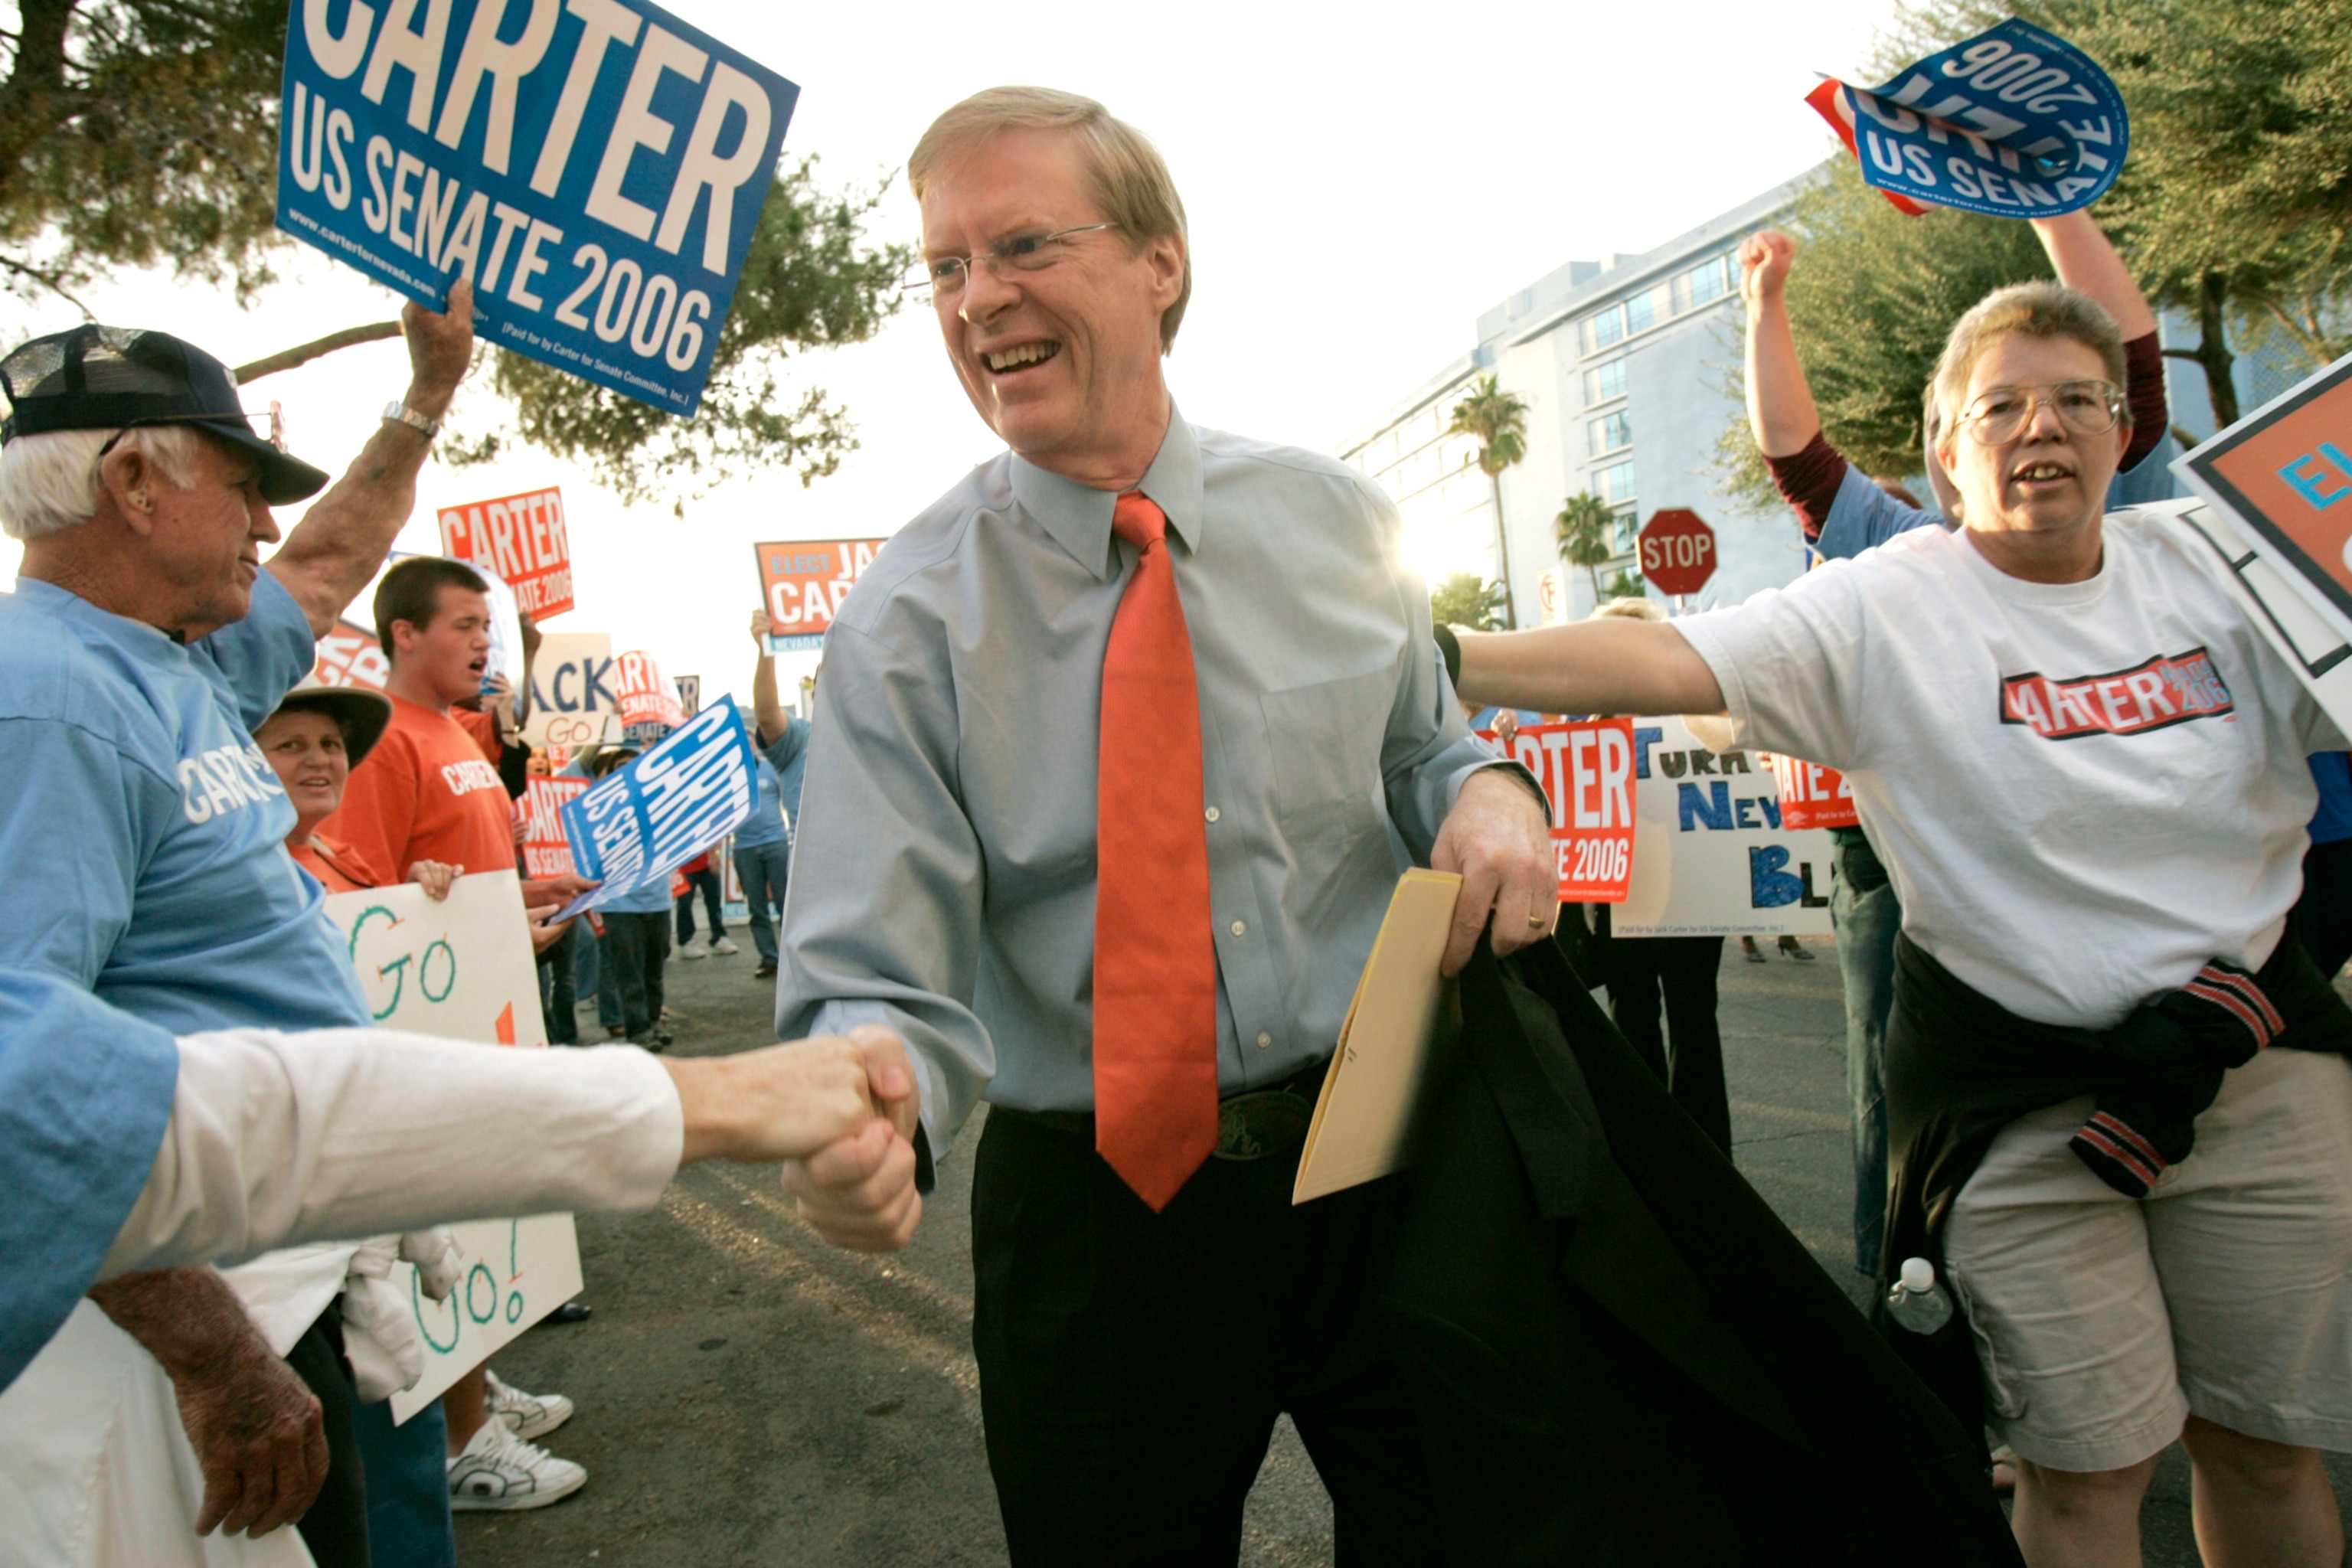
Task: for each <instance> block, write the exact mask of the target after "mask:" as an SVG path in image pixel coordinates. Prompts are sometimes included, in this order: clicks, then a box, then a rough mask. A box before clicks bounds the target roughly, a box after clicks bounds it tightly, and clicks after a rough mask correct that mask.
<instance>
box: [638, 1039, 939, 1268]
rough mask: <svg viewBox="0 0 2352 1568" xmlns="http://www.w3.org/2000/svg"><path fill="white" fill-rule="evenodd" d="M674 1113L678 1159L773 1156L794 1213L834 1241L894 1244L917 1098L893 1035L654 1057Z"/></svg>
mask: <svg viewBox="0 0 2352 1568" xmlns="http://www.w3.org/2000/svg"><path fill="white" fill-rule="evenodd" d="M661 1065H662V1066H663V1067H664V1068H667V1070H668V1072H669V1075H670V1078H671V1080H672V1081H673V1082H675V1083H676V1084H677V1098H678V1103H679V1105H680V1107H681V1109H682V1110H684V1112H685V1116H686V1144H685V1149H684V1151H683V1152H682V1153H681V1154H680V1156H679V1163H681V1164H691V1163H694V1162H695V1161H698V1160H737V1161H743V1162H747V1163H769V1162H774V1161H782V1163H783V1167H784V1173H783V1180H784V1188H785V1190H786V1191H788V1192H790V1193H791V1194H793V1196H794V1197H795V1198H796V1199H798V1200H799V1203H800V1211H801V1217H802V1218H803V1219H805V1220H807V1221H808V1222H809V1223H810V1224H811V1225H813V1226H815V1227H816V1229H817V1232H818V1234H820V1235H822V1236H823V1237H824V1238H825V1239H826V1240H827V1241H830V1242H832V1243H833V1244H834V1245H835V1246H837V1247H850V1248H853V1249H855V1250H857V1251H861V1252H887V1251H890V1250H892V1249H894V1248H897V1247H904V1246H905V1245H906V1244H907V1242H908V1239H909V1238H910V1237H913V1235H914V1234H915V1226H916V1225H917V1224H918V1223H919V1221H920V1219H921V1218H922V1208H923V1200H922V1198H921V1197H920V1196H919V1194H917V1193H916V1191H915V1145H914V1138H915V1128H916V1114H917V1110H918V1103H917V1099H916V1093H915V1074H914V1069H913V1068H912V1067H911V1066H909V1065H908V1060H907V1050H906V1047H905V1045H904V1044H903V1043H901V1042H900V1040H899V1038H898V1036H897V1035H895V1034H893V1033H891V1032H890V1031H889V1030H888V1029H885V1028H882V1027H880V1026H876V1025H864V1026H859V1027H857V1028H855V1029H852V1030H851V1031H850V1032H849V1034H848V1036H847V1037H841V1036H835V1035H820V1036H817V1037H814V1038H811V1039H805V1040H793V1041H791V1042H789V1043H787V1044H784V1045H781V1046H769V1047H764V1048H761V1049H759V1050H751V1051H742V1052H739V1053H738V1054H736V1055H734V1056H727V1057H683V1058H679V1057H665V1058H661Z"/></svg>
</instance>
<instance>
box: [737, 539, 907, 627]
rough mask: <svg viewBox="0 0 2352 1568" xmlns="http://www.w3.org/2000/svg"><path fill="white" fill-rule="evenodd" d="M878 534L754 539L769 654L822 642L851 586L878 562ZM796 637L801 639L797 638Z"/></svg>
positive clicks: (880, 542) (753, 547)
mask: <svg viewBox="0 0 2352 1568" xmlns="http://www.w3.org/2000/svg"><path fill="white" fill-rule="evenodd" d="M882 545H883V541H881V540H879V539H844V540H821V539H812V540H790V541H787V542H783V543H781V544H755V545H753V546H752V547H751V552H752V554H754V555H755V556H757V557H758V558H759V563H760V600H761V603H762V604H764V605H766V606H767V607H768V622H769V626H770V628H771V629H770V631H769V634H768V637H769V649H768V651H769V652H771V653H786V652H791V651H794V650H795V649H797V650H801V651H806V650H808V649H812V648H814V647H817V646H818V643H819V639H821V638H822V637H824V633H825V632H826V631H827V630H828V629H829V628H830V627H831V626H833V617H834V616H837V615H839V614H840V613H841V603H842V601H843V600H844V599H846V598H847V597H849V590H850V589H851V588H853V587H855V586H856V584H857V579H858V578H860V577H861V576H863V575H865V574H866V568H867V567H868V566H871V565H873V564H874V557H875V554H876V553H877V552H878V551H880V550H881V548H882ZM794 638H800V639H802V640H801V641H799V642H797V643H796V642H794V641H793V639H794Z"/></svg>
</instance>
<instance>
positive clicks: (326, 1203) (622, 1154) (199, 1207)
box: [99, 1029, 685, 1279]
mask: <svg viewBox="0 0 2352 1568" xmlns="http://www.w3.org/2000/svg"><path fill="white" fill-rule="evenodd" d="M178 1044H179V1051H180V1073H179V1080H178V1083H177V1086H176V1088H175V1089H174V1091H173V1101H172V1118H171V1122H170V1124H169V1126H168V1127H167V1128H166V1129H165V1131H164V1133H163V1144H162V1146H161V1147H160V1148H159V1149H158V1150H157V1151H156V1154H155V1162H154V1166H153V1168H152V1171H150V1173H149V1174H148V1177H147V1184H146V1186H145V1188H144V1189H143V1190H142V1192H141V1194H140V1195H139V1199H138V1201H137V1203H136V1204H134V1205H132V1207H131V1215H130V1217H129V1218H128V1219H127V1220H125V1221H124V1222H123V1225H122V1228H121V1231H120V1232H119V1233H118V1234H117V1235H116V1237H115V1241H114V1245H113V1247H112V1248H111V1249H110V1251H109V1252H108V1253H107V1256H106V1260H105V1262H104V1264H103V1265H102V1266H101V1268H100V1276H99V1277H100V1279H110V1278H112V1277H113V1276H115V1275H118V1274H123V1273H128V1272H130V1271H131V1270H134V1269H142V1268H172V1267H175V1266H179V1265H184V1264H193V1263H204V1262H213V1261H222V1262H226V1261H228V1260H231V1259H235V1258H249V1257H252V1256H254V1255H256V1254H257V1253H262V1252H267V1251H268V1250H270V1249H271V1248H273V1247H288V1246H292V1245H296V1244H299V1243H302V1242H307V1241H327V1240H339V1239H349V1238H352V1237H366V1236H372V1235H377V1234H381V1233H383V1232H387V1231H403V1230H412V1229H416V1228H419V1227H422V1226H428V1225H435V1224H445V1223H451V1222H455V1221H459V1220H467V1219H488V1218H493V1217H496V1216H499V1215H517V1214H547V1213H552V1212H556V1211H559V1210H580V1209H589V1210H623V1211H628V1210H642V1209H649V1208H651V1207H652V1206H653V1205H654V1204H655V1202H656V1200H657V1199H658V1198H659V1197H660V1196H661V1192H662V1188H663V1187H664V1186H666V1185H667V1184H668V1182H669V1179H670V1177H671V1176H672V1175H674V1174H676V1173H677V1163H678V1155H679V1153H680V1152H681V1150H682V1149H683V1147H684V1142H685V1116H684V1112H683V1110H682V1109H681V1108H680V1106H679V1103H678V1098H677V1087H676V1086H675V1085H674V1084H673V1083H672V1082H671V1080H670V1077H669V1074H668V1073H667V1072H666V1071H665V1070H664V1069H663V1068H662V1066H661V1064H660V1063H659V1062H657V1061H656V1060H655V1059H654V1058H652V1057H650V1056H648V1055H647V1054H646V1053H645V1052H644V1051H641V1050H638V1049H637V1048H635V1047H629V1046H601V1047H594V1048H593V1049H586V1050H545V1051H513V1050H497V1049H486V1048H485V1047H481V1046H478V1045H469V1044H466V1043H462V1042H457V1041H451V1040H441V1039H434V1038H431V1037H426V1036H423V1035H410V1034H403V1033H399V1032H396V1031H392V1030H384V1029H319V1030H310V1031H306V1032H304V1033H302V1034H300V1035H299V1036H287V1035H281V1034H278V1033H277V1032H275V1031H272V1030H268V1029H222V1030H216V1031H213V1032H209V1033H205V1034H195V1035H184V1036H182V1037H180V1038H179V1041H178ZM453 1148H454V1149H463V1150H465V1151H466V1157H465V1158H464V1159H462V1160H456V1159H452V1158H450V1157H449V1153H448V1151H450V1150H451V1149H453Z"/></svg>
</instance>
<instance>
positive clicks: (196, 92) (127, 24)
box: [0, 0, 286, 299]
mask: <svg viewBox="0 0 2352 1568" xmlns="http://www.w3.org/2000/svg"><path fill="white" fill-rule="evenodd" d="M5 10H13V11H14V13H15V16H13V18H9V19H10V20H13V22H14V23H15V27H14V29H13V31H9V32H5V33H0V60H5V65H6V68H7V76H6V79H5V80H0V269H5V271H6V272H7V274H8V277H9V283H10V286H11V287H12V288H13V289H15V290H16V291H17V292H18V293H20V294H27V295H37V294H38V293H39V292H40V291H41V290H44V289H53V290H55V291H57V292H59V293H63V294H66V295H67V297H68V298H69V299H70V298H71V291H72V290H74V289H78V288H79V287H81V286H82V285H84V284H87V283H89V282H91V281H93V280H95V279H98V278H100V277H101V276H103V275H104V274H106V273H108V272H110V271H113V270H115V269H117V268H137V267H151V266H158V265H162V266H169V267H171V268H174V269H175V270H177V271H179V272H181V273H182V274H184V275H186V276H189V277H192V278H197V279H204V280H205V281H208V282H227V283H230V284H232V285H233V286H234V287H235V288H236V290H237V292H238V294H239V296H240V297H241V298H250V296H251V295H252V293H253V292H254V290H256V289H259V288H260V287H262V286H263V285H265V284H267V283H268V282H269V281H270V271H269V267H268V257H269V252H270V251H271V250H273V249H274V248H275V247H277V246H278V244H279V243H281V242H280V241H279V240H278V237H277V236H276V234H275V233H274V231H273V230H272V228H271V224H272V222H273V220H274V218H275V216H276V209H277V195H276V187H275V185H274V184H273V182H272V181H271V180H270V179H268V178H256V176H255V171H257V170H263V169H275V168H276V167H277V163H278V79H279V77H280V75H281V73H282V71H283V69H284V65H285V33H286V7H285V5H284V4H283V3H282V0H274V3H273V0H18V3H17V4H16V5H13V6H9V7H6V8H5ZM0 15H5V12H0ZM4 25H5V24H0V26H4Z"/></svg>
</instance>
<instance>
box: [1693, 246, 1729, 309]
mask: <svg viewBox="0 0 2352 1568" xmlns="http://www.w3.org/2000/svg"><path fill="white" fill-rule="evenodd" d="M1731 268H1732V260H1731V257H1730V256H1729V254H1728V253H1727V254H1725V255H1722V256H1718V257H1716V258H1713V259H1712V260H1709V261H1706V262H1703V263H1701V264H1700V265H1699V266H1697V267H1695V268H1691V270H1689V271H1688V272H1685V273H1684V274H1683V282H1684V285H1685V289H1687V291H1688V297H1689V300H1690V303H1691V304H1692V305H1693V306H1697V305H1704V304H1706V303H1707V301H1709V300H1720V299H1722V298H1723V297H1724V296H1725V295H1726V294H1728V293H1730V292H1731V290H1732V289H1733V287H1734V279H1733V275H1732V270H1731Z"/></svg>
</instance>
